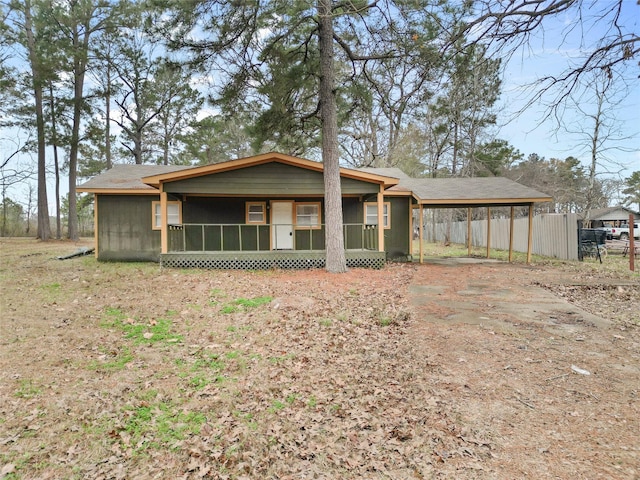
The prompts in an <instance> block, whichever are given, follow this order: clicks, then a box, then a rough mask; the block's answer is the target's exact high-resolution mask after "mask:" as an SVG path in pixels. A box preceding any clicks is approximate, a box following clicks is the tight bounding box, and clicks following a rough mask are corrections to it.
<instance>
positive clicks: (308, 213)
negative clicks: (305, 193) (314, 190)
mask: <svg viewBox="0 0 640 480" xmlns="http://www.w3.org/2000/svg"><path fill="white" fill-rule="evenodd" d="M296 228H320V202H314V203H296Z"/></svg>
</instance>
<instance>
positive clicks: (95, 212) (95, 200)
mask: <svg viewBox="0 0 640 480" xmlns="http://www.w3.org/2000/svg"><path fill="white" fill-rule="evenodd" d="M93 238H94V245H93V246H94V248H95V250H94V252H93V256H94V257H95V258H96V259H97V258H98V250H99V249H98V194H97V193H94V194H93Z"/></svg>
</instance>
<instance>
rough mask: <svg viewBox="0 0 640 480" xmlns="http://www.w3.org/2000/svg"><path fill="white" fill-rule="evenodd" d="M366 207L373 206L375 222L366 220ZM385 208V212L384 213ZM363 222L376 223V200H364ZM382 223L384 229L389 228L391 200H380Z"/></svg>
mask: <svg viewBox="0 0 640 480" xmlns="http://www.w3.org/2000/svg"><path fill="white" fill-rule="evenodd" d="M367 207H375V209H376V223H368V222H367ZM385 210H386V213H385ZM363 220H364V221H363V222H362V223H364V224H365V225H376V226H377V225H378V202H364V217H363ZM382 223H383V224H384V229H385V230H389V229H390V228H391V202H382Z"/></svg>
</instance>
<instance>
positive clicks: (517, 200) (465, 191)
mask: <svg viewBox="0 0 640 480" xmlns="http://www.w3.org/2000/svg"><path fill="white" fill-rule="evenodd" d="M389 190H390V191H398V192H401V191H411V192H412V194H413V198H414V209H418V210H419V217H418V218H420V219H422V218H423V212H424V209H429V208H442V209H445V208H466V209H467V248H468V251H469V255H471V248H472V245H471V243H472V242H471V213H472V209H473V208H486V209H487V258H489V252H490V248H491V208H495V207H510V229H509V261H510V262H511V261H512V255H513V232H514V218H515V217H514V210H515V207H527V208H528V220H529V221H528V242H527V263H530V262H531V251H532V243H533V241H532V238H533V207H534V205H535V204H536V203H543V202H551V201H552V200H553V199H552V197H550V196H549V195H546V194H544V193H541V192H539V191H537V190H534V189H533V188H529V187H526V186H524V185H521V184H519V183H516V182H514V181H512V180H509V179H508V178H504V177H476V178H421V179H412V178H401V179H400V183H399V184H398V185H396V186H394V187H392V188H390V189H389ZM423 229H424V226H423V222H422V221H420V222H419V226H418V232H419V240H420V257H419V258H420V263H423V260H424V251H423V250H424V249H423V240H424V231H423Z"/></svg>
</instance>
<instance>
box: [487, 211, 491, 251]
mask: <svg viewBox="0 0 640 480" xmlns="http://www.w3.org/2000/svg"><path fill="white" fill-rule="evenodd" d="M490 250H491V207H487V258H489V256H490Z"/></svg>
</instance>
